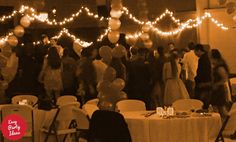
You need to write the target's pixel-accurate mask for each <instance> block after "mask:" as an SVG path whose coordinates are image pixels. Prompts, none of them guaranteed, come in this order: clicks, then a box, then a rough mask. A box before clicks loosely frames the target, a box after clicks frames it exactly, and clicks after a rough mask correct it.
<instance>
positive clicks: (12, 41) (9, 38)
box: [7, 35, 18, 47]
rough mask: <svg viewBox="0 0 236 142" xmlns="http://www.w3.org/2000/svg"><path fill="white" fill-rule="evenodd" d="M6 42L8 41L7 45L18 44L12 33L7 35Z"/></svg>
mask: <svg viewBox="0 0 236 142" xmlns="http://www.w3.org/2000/svg"><path fill="white" fill-rule="evenodd" d="M7 42H8V44H9V45H11V46H13V47H14V46H17V44H18V39H17V37H15V36H14V35H12V36H9V37H8V39H7Z"/></svg>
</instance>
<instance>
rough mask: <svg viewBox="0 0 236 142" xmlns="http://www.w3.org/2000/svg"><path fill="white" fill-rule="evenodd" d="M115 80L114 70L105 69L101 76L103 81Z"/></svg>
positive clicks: (110, 68)
mask: <svg viewBox="0 0 236 142" xmlns="http://www.w3.org/2000/svg"><path fill="white" fill-rule="evenodd" d="M115 78H116V70H115V69H114V68H112V67H107V69H106V70H105V72H104V75H103V80H106V81H113V80H115Z"/></svg>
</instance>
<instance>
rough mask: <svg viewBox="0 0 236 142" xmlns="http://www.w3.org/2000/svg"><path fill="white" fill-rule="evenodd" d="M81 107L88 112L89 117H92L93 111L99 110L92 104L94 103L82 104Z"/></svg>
mask: <svg viewBox="0 0 236 142" xmlns="http://www.w3.org/2000/svg"><path fill="white" fill-rule="evenodd" d="M82 109H83V110H84V111H85V112H86V113H87V114H88V116H89V118H91V117H92V115H93V113H94V112H95V111H96V110H99V108H98V106H96V105H94V104H87V103H86V104H84V105H83V107H82Z"/></svg>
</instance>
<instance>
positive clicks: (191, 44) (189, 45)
mask: <svg viewBox="0 0 236 142" xmlns="http://www.w3.org/2000/svg"><path fill="white" fill-rule="evenodd" d="M194 46H195V44H194V42H189V43H188V49H189V50H194Z"/></svg>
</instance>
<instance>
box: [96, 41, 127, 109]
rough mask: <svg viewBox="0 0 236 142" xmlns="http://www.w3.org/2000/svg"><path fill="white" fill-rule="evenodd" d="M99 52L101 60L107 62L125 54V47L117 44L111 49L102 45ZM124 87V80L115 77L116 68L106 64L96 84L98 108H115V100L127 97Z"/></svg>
mask: <svg viewBox="0 0 236 142" xmlns="http://www.w3.org/2000/svg"><path fill="white" fill-rule="evenodd" d="M99 54H100V56H101V57H102V59H103V61H104V62H106V63H107V64H109V63H110V62H111V60H112V58H121V57H123V56H125V54H126V49H125V47H124V46H122V45H118V46H116V47H115V48H113V49H111V48H110V47H109V46H102V47H101V48H100V49H99ZM124 87H125V81H124V80H123V79H121V78H116V70H115V69H114V68H113V67H111V66H108V67H107V68H106V70H105V72H104V75H103V80H102V81H100V82H99V83H98V85H97V91H98V92H99V94H98V98H99V102H100V103H99V107H100V109H106V110H115V105H116V102H118V101H120V100H122V99H126V98H127V94H126V93H125V92H124V91H122V90H123V89H124Z"/></svg>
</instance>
